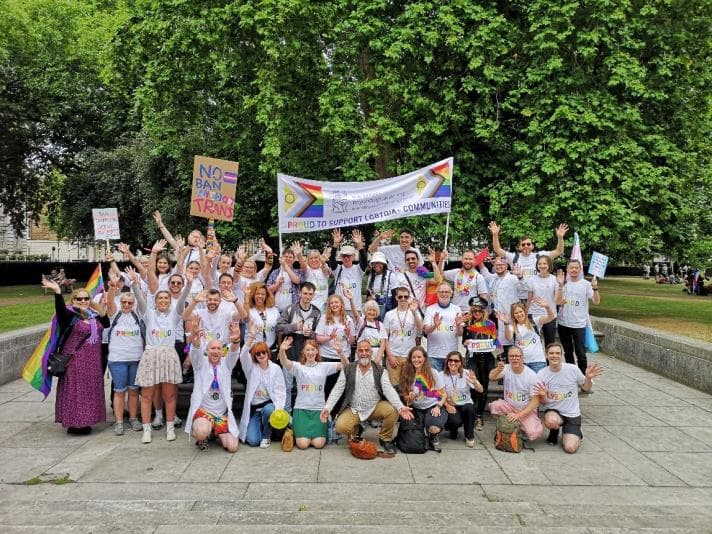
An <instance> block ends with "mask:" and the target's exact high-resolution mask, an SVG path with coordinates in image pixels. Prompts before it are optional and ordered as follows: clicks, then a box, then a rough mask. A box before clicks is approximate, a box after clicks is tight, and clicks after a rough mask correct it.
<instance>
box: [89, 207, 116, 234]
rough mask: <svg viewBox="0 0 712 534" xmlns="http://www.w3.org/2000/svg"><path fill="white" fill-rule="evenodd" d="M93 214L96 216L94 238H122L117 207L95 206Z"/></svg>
mask: <svg viewBox="0 0 712 534" xmlns="http://www.w3.org/2000/svg"><path fill="white" fill-rule="evenodd" d="M91 214H92V216H93V217H94V239H96V240H97V241H100V240H102V239H121V236H120V235H119V214H118V213H117V211H116V208H94V209H92V210H91Z"/></svg>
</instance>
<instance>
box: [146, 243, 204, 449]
mask: <svg viewBox="0 0 712 534" xmlns="http://www.w3.org/2000/svg"><path fill="white" fill-rule="evenodd" d="M160 251H161V243H160V242H156V244H155V245H154V246H153V248H152V249H151V260H152V262H155V257H156V255H157V254H158V253H159V252H160ZM151 272H152V269H149V286H150V285H151V283H150V280H151V278H152V277H151V274H150V273H151ZM185 276H186V280H187V283H186V284H185V287H184V288H183V292H182V293H181V295H180V297H179V299H178V301H177V302H176V303H175V306H171V304H172V298H171V295H170V293H169V292H168V291H162V290H159V291H157V292H156V294H155V295H153V296H152V297H153V298H152V299H151V302H150V303H148V304H147V302H146V299H145V298H144V296H143V294H142V293H141V292H140V291H135V292H134V296H135V297H136V305H137V309H138V311H139V313H140V314H142V315H143V317H144V321H145V322H146V348H145V350H144V352H143V355H142V356H141V361H140V363H139V365H138V370H137V371H136V385H138V386H140V387H141V388H142V389H141V420H142V421H143V435H142V437H141V442H142V443H151V441H152V435H151V408H152V405H153V396H154V394H155V392H156V388H157V386H160V389H161V393H162V398H163V401H164V402H165V404H166V421H167V423H166V440H167V441H173V440H175V439H176V433H175V415H176V399H177V393H178V384H180V383H181V382H182V381H183V372H182V367H181V363H180V358H179V357H178V353H177V352H176V349H175V345H176V333H177V327H178V325H179V324H180V323H181V322H182V314H181V310H183V308H184V307H185V301H186V299H187V298H188V294H189V293H190V288H191V285H192V283H193V275H192V274H191V272H190V271H188V272H186V275H185ZM154 278H155V275H154Z"/></svg>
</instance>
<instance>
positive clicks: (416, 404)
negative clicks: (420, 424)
mask: <svg viewBox="0 0 712 534" xmlns="http://www.w3.org/2000/svg"><path fill="white" fill-rule="evenodd" d="M433 375H434V378H435V383H434V384H433V389H439V390H443V389H445V383H444V382H443V377H442V375H441V374H440V373H438V372H437V371H435V370H433ZM411 391H412V392H413V393H415V399H413V408H418V409H419V410H426V409H428V408H432V407H433V406H435V405H436V404H437V403H438V402H439V401H440V398H439V397H427V396H426V395H425V394H424V393H423V392H422V391H421V390H420V389H419V388H418V387H417V386H416V385H415V383H413V386H412V389H411Z"/></svg>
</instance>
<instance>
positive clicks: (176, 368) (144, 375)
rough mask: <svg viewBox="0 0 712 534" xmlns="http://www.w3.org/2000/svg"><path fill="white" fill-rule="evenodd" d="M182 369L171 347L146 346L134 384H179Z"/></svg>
mask: <svg viewBox="0 0 712 534" xmlns="http://www.w3.org/2000/svg"><path fill="white" fill-rule="evenodd" d="M182 381H183V369H182V367H181V364H180V359H179V358H178V353H177V352H176V350H175V349H174V348H173V347H165V346H160V347H146V350H145V351H144V352H143V356H141V361H140V362H139V364H138V371H136V385H137V386H141V387H146V386H155V385H158V384H163V383H165V384H180V383H181V382H182Z"/></svg>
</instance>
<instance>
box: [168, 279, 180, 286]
mask: <svg viewBox="0 0 712 534" xmlns="http://www.w3.org/2000/svg"><path fill="white" fill-rule="evenodd" d="M169 283H170V284H171V285H172V286H182V285H183V282H181V281H180V280H172V281H171V282H169Z"/></svg>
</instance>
